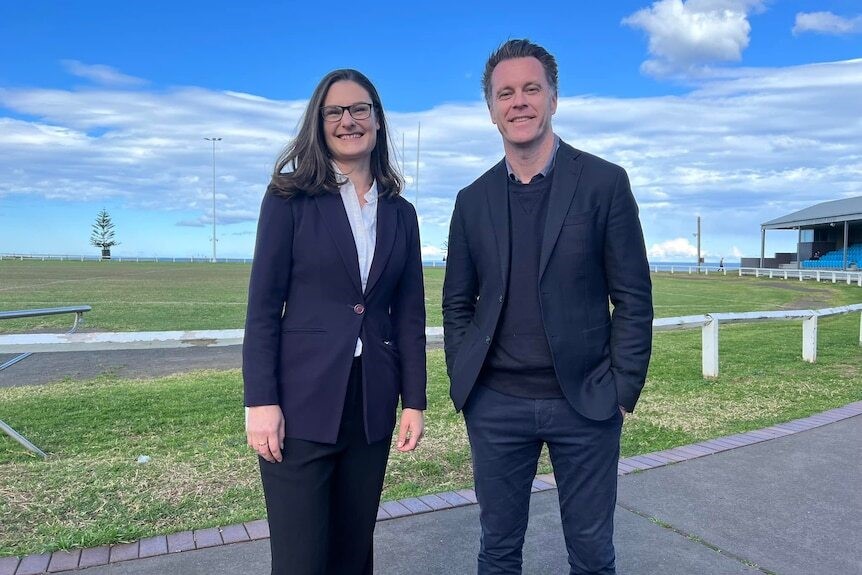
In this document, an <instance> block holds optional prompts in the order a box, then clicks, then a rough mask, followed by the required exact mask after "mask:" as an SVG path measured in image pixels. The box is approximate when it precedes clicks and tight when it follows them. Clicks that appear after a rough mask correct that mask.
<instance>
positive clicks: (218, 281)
mask: <svg viewBox="0 0 862 575" xmlns="http://www.w3.org/2000/svg"><path fill="white" fill-rule="evenodd" d="M250 269H251V268H250V266H249V265H247V264H209V263H197V264H172V263H133V262H110V261H108V262H40V261H26V260H25V261H16V260H3V261H0V310H12V309H27V308H40V307H55V306H62V305H91V306H93V311H92V312H89V313H87V314H86V315H85V320H86V324H85V329H86V330H87V331H162V330H179V329H230V328H238V327H242V326H243V323H244V321H245V304H246V290H247V288H248V275H249V270H250ZM443 274H444V270H443V269H442V268H427V269H426V270H425V294H426V302H427V305H426V310H427V322H428V325H430V326H440V325H442V324H443V318H442V313H441V311H440V300H441V294H442V289H443ZM653 282H654V290H653V291H654V299H655V302H654V303H655V310H656V316H657V317H671V316H677V315H688V314H696V313H705V312H724V311H753V310H765V309H770V310H771V309H799V308H810V307H824V306H826V305H828V303H829V302H835V301H841V302H842V303H851V302H852V303H855V302H856V301H862V290H859V289H858V287H856V288H854V286H849V287H848V286H845V285H832V284H827V283H821V284H817V283H815V282H810V281H808V282H798V281H790V280H788V281H784V280H771V281H766V280H757V279H755V278H751V277H742V278H740V277H737V276H735V275H732V274H731V275H728V276H718V275H711V276H709V277H704V276H690V275H687V274H676V275H670V274H658V275H655V276H654V277H653ZM854 298H855V299H854ZM70 324H71V316H48V317H44V318H35V319H29V320H15V321H9V320H7V321H3V322H0V333H12V332H24V331H32V330H61V329H63V328H64V327H68V326H69V325H70Z"/></svg>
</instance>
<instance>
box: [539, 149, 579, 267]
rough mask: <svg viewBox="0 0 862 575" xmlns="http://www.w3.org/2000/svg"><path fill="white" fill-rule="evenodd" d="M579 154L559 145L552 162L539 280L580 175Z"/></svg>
mask: <svg viewBox="0 0 862 575" xmlns="http://www.w3.org/2000/svg"><path fill="white" fill-rule="evenodd" d="M579 154H580V152H578V151H577V150H575V149H574V148H572V147H571V146H569V145H567V144H560V149H559V150H558V151H557V159H556V161H555V162H554V181H553V183H552V184H551V196H550V198H548V215H547V217H546V218H545V232H544V235H543V236H542V251H541V252H540V255H539V279H540V280H541V279H542V274H544V273H545V268H546V267H548V260H549V259H550V258H551V252H552V251H553V249H554V245H555V244H556V243H557V238H558V237H559V235H560V230H561V229H562V227H563V221H564V220H565V219H566V214H567V213H568V211H569V206H570V205H571V204H572V198H574V197H575V191H576V190H577V187H578V179H579V178H580V175H581V168H582V165H581V162H579V161H578V159H577V158H578V155H579Z"/></svg>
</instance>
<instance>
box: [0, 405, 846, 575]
mask: <svg viewBox="0 0 862 575" xmlns="http://www.w3.org/2000/svg"><path fill="white" fill-rule="evenodd" d="M857 415H862V401H857V402H854V403H850V404H847V405H845V406H844V407H839V408H837V409H830V410H829V411H824V412H822V413H818V414H815V415H812V416H809V417H804V418H802V419H796V420H793V421H788V422H787V423H780V424H778V425H773V426H772V427H767V428H765V429H758V430H756V431H749V432H746V433H738V434H735V435H728V436H726V437H719V438H716V439H710V440H707V441H702V442H700V443H693V444H691V445H684V446H681V447H674V448H673V449H666V450H664V451H656V452H653V453H645V454H643V455H636V456H634V457H626V458H624V459H620V462H619V466H618V467H617V474H618V475H626V474H629V473H633V472H635V471H642V470H646V469H653V468H656V467H663V466H665V465H670V464H672V463H678V462H680V461H688V460H690V459H696V458H698V457H704V456H706V455H712V454H713V453H720V452H722V451H729V450H731V449H736V448H737V447H744V446H746V445H753V444H755V443H760V442H762V441H769V440H770V439H775V438H776V437H784V436H785V435H793V434H794V433H799V432H802V431H807V430H809V429H814V428H816V427H821V426H823V425H827V424H830V423H834V422H836V421H841V420H842V419H847V418H849V417H854V416H857ZM555 488H556V481H555V480H554V475H553V474H552V473H548V474H544V475H537V476H536V479H535V480H534V481H533V492H534V493H535V492H538V491H547V490H549V489H555ZM475 503H476V493H475V492H474V491H473V490H472V489H461V490H460V491H446V492H444V493H437V494H434V495H423V496H421V497H409V498H407V499H400V500H397V501H384V502H383V503H381V504H380V507H379V508H378V510H377V520H378V521H385V520H387V519H394V518H396V517H404V516H406V515H417V514H419V513H428V512H431V511H438V510H440V509H450V508H453V507H461V506H464V505H473V504H475ZM267 537H269V526H268V525H267V522H266V520H264V519H260V520H257V521H249V522H247V523H239V524H236V525H228V526H227V527H212V528H209V529H196V530H194V531H182V532H180V533H171V534H170V535H157V536H155V537H148V538H146V539H141V540H140V541H135V542H133V543H121V544H117V545H110V546H102V547H91V548H88V549H75V550H73V551H55V552H53V553H42V554H38V555H28V556H26V557H23V558H20V559H19V558H18V557H2V558H0V575H40V574H42V573H58V572H62V571H69V570H73V569H82V568H84V567H93V566H96V565H106V564H108V563H117V562H120V561H128V560H131V559H142V558H145V557H154V556H157V555H167V554H169V553H178V552H181V551H191V550H193V549H202V548H204V547H215V546H217V545H229V544H231V543H239V542H242V541H252V540H255V539H266V538H267Z"/></svg>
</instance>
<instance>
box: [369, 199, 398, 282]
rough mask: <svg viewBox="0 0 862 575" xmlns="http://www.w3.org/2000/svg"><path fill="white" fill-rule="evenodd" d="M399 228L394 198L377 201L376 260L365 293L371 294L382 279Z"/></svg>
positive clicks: (372, 264)
mask: <svg viewBox="0 0 862 575" xmlns="http://www.w3.org/2000/svg"><path fill="white" fill-rule="evenodd" d="M397 226H398V212H397V209H396V207H395V201H394V199H393V198H390V197H388V196H387V197H384V196H382V195H381V196H380V197H379V198H378V199H377V242H376V243H375V246H374V259H372V260H371V270H370V271H369V272H368V281H367V282H366V284H365V293H366V294H367V293H369V292H371V289H372V288H373V287H374V284H376V283H377V280H379V279H380V276H381V274H382V273H383V269H384V268H385V267H386V262H388V261H389V255H390V254H391V253H392V246H393V245H394V243H395V230H396V228H397Z"/></svg>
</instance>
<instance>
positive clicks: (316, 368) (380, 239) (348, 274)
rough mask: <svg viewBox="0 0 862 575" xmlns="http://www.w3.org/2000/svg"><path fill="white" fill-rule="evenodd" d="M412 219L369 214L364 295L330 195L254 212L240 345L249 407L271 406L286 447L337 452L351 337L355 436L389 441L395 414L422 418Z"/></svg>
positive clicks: (418, 264)
mask: <svg viewBox="0 0 862 575" xmlns="http://www.w3.org/2000/svg"><path fill="white" fill-rule="evenodd" d="M423 286H424V284H423V279H422V259H421V255H420V246H419V226H418V223H417V219H416V211H415V210H414V209H413V206H412V205H410V203H409V202H407V201H406V200H405V199H403V198H402V197H400V196H395V197H384V195H383V194H381V196H380V198H379V199H378V204H377V244H376V249H375V251H374V259H373V260H372V264H371V270H370V273H369V277H368V281H367V286H366V289H365V291H364V292H363V290H362V283H361V280H360V276H359V258H358V256H357V253H356V244H355V242H354V240H353V233H352V232H351V230H350V223H349V221H348V219H347V212H346V211H345V209H344V204H343V203H342V200H341V197H340V195H339V194H337V193H324V194H320V195H316V196H308V195H304V194H299V195H295V196H293V197H292V198H290V199H286V198H284V197H282V196H278V195H276V194H274V193H271V192H267V194H266V196H265V197H264V199H263V204H262V206H261V210H260V220H259V222H258V230H257V244H256V247H255V253H254V262H253V263H252V269H251V279H250V282H249V290H248V314H247V317H246V324H245V339H244V341H243V362H242V364H243V365H242V371H243V380H244V383H245V404H246V405H247V406H257V405H273V404H278V405H280V406H281V408H282V410H283V412H284V419H285V432H286V433H285V434H286V436H287V437H289V438H295V439H305V440H309V441H317V442H322V443H335V441H336V439H337V437H338V429H339V425H340V421H341V412H342V410H343V407H344V399H345V394H346V391H347V382H348V376H349V374H350V368H351V364H352V362H353V353H354V349H355V346H356V339H357V337H359V338H361V339H362V381H363V388H364V394H363V399H364V409H365V431H366V436H367V439H368V441H369V442H373V441H378V440H380V439H383V438H385V437H387V436H388V435H389V434H390V433H391V432H392V429H393V428H394V426H395V409H396V406H397V404H398V399H399V397H400V399H401V404H402V407H405V408H415V409H425V401H426V400H425V381H426V374H425V291H424V287H423Z"/></svg>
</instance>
